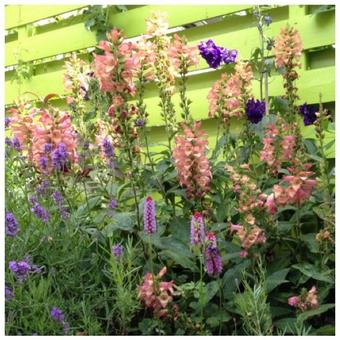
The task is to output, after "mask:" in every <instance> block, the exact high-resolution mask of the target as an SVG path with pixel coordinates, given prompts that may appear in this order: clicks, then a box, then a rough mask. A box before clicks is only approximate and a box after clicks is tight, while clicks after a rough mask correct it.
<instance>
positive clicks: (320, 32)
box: [5, 4, 335, 156]
mask: <svg viewBox="0 0 340 340" xmlns="http://www.w3.org/2000/svg"><path fill="white" fill-rule="evenodd" d="M83 7H86V5H85V4H84V5H73V6H72V5H70V6H65V5H60V6H49V5H43V6H42V5H18V6H14V5H13V6H6V8H5V19H6V21H5V28H6V30H10V32H14V33H11V34H9V35H8V36H7V39H6V41H7V42H6V49H5V65H6V67H8V71H7V72H6V91H5V102H6V104H8V105H10V104H11V103H13V100H14V99H15V98H16V97H17V96H19V95H21V94H23V93H24V92H26V91H30V92H34V93H36V94H38V95H39V96H44V95H46V94H48V93H58V94H60V95H62V96H65V95H66V93H65V92H64V88H63V62H62V61H60V60H58V59H56V56H58V55H60V54H67V53H69V52H72V51H83V50H84V49H86V48H90V47H93V46H95V44H96V38H95V34H94V33H93V32H89V31H87V30H86V29H85V27H84V17H83V16H82V14H79V15H76V16H74V17H72V18H69V19H60V18H62V14H65V13H67V12H70V11H81V9H82V8H83ZM127 8H128V10H127V11H125V12H118V11H117V10H116V9H115V8H114V7H112V9H111V10H110V15H109V20H110V22H112V23H113V24H114V25H115V26H116V27H118V28H121V29H123V30H124V32H125V34H126V36H127V37H136V36H138V35H140V34H142V33H143V32H144V31H145V18H147V17H148V16H149V15H150V12H151V11H152V10H163V11H166V12H167V13H168V16H169V23H170V27H178V26H182V29H183V30H182V31H180V32H179V34H180V35H182V34H184V35H186V36H187V38H188V41H189V43H190V44H193V45H194V44H197V43H199V42H200V41H201V40H204V39H208V38H212V39H214V40H215V41H216V43H217V44H219V45H222V46H225V47H227V48H235V49H238V50H239V53H240V58H241V59H247V58H249V56H250V54H251V52H252V50H253V49H254V48H256V47H257V46H258V45H259V39H258V33H257V28H256V27H255V23H254V19H253V17H252V16H251V15H250V14H248V15H244V14H246V13H245V12H244V11H246V10H248V9H251V6H249V5H210V6H209V5H206V6H199V5H197V6H193V5H191V6H184V5H183V6H131V7H129V6H127ZM315 8H316V6H306V5H303V6H298V5H294V6H278V7H275V8H274V7H273V8H271V9H269V10H268V14H270V15H271V16H272V18H273V24H272V25H271V26H270V28H269V29H268V35H269V36H276V35H277V34H278V32H279V29H280V27H282V26H284V25H285V24H286V23H287V22H289V23H290V24H294V25H296V27H297V28H298V29H299V31H300V34H301V37H302V41H303V46H304V52H303V58H302V69H301V70H300V79H299V80H298V86H299V89H300V92H299V95H300V99H299V102H300V103H303V102H305V101H307V102H308V103H318V101H319V93H320V92H321V93H322V98H323V102H324V103H333V102H334V101H335V50H334V47H333V45H334V44H335V11H328V12H321V13H317V14H316V13H315ZM221 16H223V18H222V20H214V18H220V17H221ZM47 18H56V19H59V20H57V22H55V23H51V24H49V25H46V26H43V27H40V28H39V27H37V28H36V29H35V30H32V27H34V26H35V23H36V22H37V21H39V20H42V19H47ZM210 19H213V20H210ZM198 23H199V24H198ZM33 32H34V33H33ZM19 59H21V60H23V61H24V62H32V63H33V64H35V74H34V75H33V77H32V78H31V79H29V80H27V81H23V82H22V83H21V84H18V82H17V81H16V80H15V71H13V70H10V67H11V66H14V67H15V65H16V64H17V63H18V60H19ZM206 68H207V65H206V63H205V62H204V60H202V61H201V63H200V64H199V66H198V68H197V69H199V70H203V69H206ZM220 73H221V71H212V72H209V73H204V74H197V75H192V76H190V78H189V85H188V89H189V93H188V95H189V97H190V99H192V101H193V103H192V112H193V115H194V117H195V118H196V119H202V120H205V122H204V126H206V128H207V129H208V131H209V136H210V138H211V139H212V140H213V139H214V136H215V123H214V122H213V121H210V120H208V114H207V113H208V102H207V99H206V97H207V94H208V91H209V89H210V88H211V85H212V83H213V82H214V81H216V80H217V79H218V78H219V76H220ZM269 89H270V93H269V95H270V96H276V95H280V94H282V93H283V86H282V79H281V77H280V76H278V75H273V77H272V78H271V80H270V87H269ZM254 95H255V96H259V86H258V83H257V82H254ZM146 97H147V98H146V104H147V109H148V112H149V113H150V121H149V125H150V126H151V127H152V128H151V129H150V135H151V140H152V141H153V142H154V143H155V144H157V143H159V142H160V141H162V140H163V133H162V131H163V129H162V124H163V123H162V120H161V118H160V111H159V110H160V109H159V107H158V100H159V99H158V97H157V90H156V88H155V86H153V85H152V84H151V85H150V86H149V87H148V89H147V91H146ZM58 104H60V103H58ZM178 104H179V98H178V95H176V96H175V105H177V108H179V106H178ZM177 112H178V116H179V112H180V110H179V109H178V110H177ZM235 129H237V127H236V126H235ZM305 134H307V135H308V136H313V131H312V130H311V129H306V130H305ZM329 138H333V136H329ZM330 156H331V155H330Z"/></svg>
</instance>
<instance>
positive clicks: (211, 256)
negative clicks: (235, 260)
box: [204, 232, 223, 277]
mask: <svg viewBox="0 0 340 340" xmlns="http://www.w3.org/2000/svg"><path fill="white" fill-rule="evenodd" d="M206 242H207V248H206V249H205V252H204V259H205V269H206V271H207V273H208V275H210V276H214V277H215V276H219V275H220V274H221V273H222V270H223V265H222V258H221V254H220V252H219V250H218V249H217V242H216V236H215V234H214V233H213V232H209V233H208V234H207V237H206Z"/></svg>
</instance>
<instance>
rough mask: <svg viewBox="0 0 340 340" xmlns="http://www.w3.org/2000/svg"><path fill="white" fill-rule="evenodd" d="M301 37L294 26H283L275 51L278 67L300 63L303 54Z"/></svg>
mask: <svg viewBox="0 0 340 340" xmlns="http://www.w3.org/2000/svg"><path fill="white" fill-rule="evenodd" d="M302 49H303V48H302V42H301V37H300V34H299V32H298V31H297V29H295V28H294V27H289V26H286V27H282V28H281V30H280V34H279V35H278V36H277V37H276V38H275V45H274V49H273V53H274V55H275V65H276V67H278V68H281V67H286V66H287V65H289V64H295V65H298V64H299V61H300V58H301V54H302Z"/></svg>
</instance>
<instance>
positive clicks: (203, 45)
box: [198, 39, 237, 69]
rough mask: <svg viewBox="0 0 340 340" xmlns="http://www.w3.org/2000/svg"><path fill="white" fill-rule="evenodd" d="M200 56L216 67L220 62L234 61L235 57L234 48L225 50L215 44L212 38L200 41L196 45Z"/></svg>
mask: <svg viewBox="0 0 340 340" xmlns="http://www.w3.org/2000/svg"><path fill="white" fill-rule="evenodd" d="M198 49H199V50H200V54H201V56H202V57H203V58H204V59H205V60H206V62H207V63H208V64H209V66H210V67H212V68H215V69H216V68H218V67H219V66H220V65H221V64H222V63H225V64H230V63H234V62H235V60H236V58H237V51H236V50H227V49H226V48H224V47H220V46H217V45H216V44H215V43H214V41H213V40H211V39H209V40H207V41H201V42H200V44H199V45H198Z"/></svg>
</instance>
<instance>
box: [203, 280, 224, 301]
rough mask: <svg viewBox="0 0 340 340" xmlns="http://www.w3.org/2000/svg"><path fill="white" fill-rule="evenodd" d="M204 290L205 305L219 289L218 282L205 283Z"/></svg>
mask: <svg viewBox="0 0 340 340" xmlns="http://www.w3.org/2000/svg"><path fill="white" fill-rule="evenodd" d="M205 288H206V290H207V299H206V303H208V302H209V301H210V300H211V299H212V298H213V297H214V296H215V295H216V293H217V292H218V290H219V288H220V287H219V284H218V281H217V280H215V281H211V282H209V283H207V284H206V286H205Z"/></svg>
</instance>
